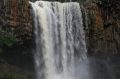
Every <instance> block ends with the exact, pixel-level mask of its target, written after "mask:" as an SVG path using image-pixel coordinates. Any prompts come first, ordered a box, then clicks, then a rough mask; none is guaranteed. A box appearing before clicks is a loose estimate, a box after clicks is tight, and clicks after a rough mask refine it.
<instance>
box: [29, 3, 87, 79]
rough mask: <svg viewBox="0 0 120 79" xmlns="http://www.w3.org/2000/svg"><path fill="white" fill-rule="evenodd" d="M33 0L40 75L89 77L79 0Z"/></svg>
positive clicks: (67, 78) (68, 78) (59, 78)
mask: <svg viewBox="0 0 120 79" xmlns="http://www.w3.org/2000/svg"><path fill="white" fill-rule="evenodd" d="M30 4H31V5H32V9H33V10H32V14H33V17H34V26H35V30H34V34H35V43H36V51H35V52H36V53H35V55H34V58H35V69H36V74H37V75H36V76H37V79H88V78H87V77H88V76H87V75H89V73H88V72H89V71H88V70H87V68H88V67H87V66H86V64H84V63H87V62H86V61H87V56H86V52H87V50H86V44H85V33H84V30H83V22H82V21H83V19H82V12H81V8H80V6H79V3H77V2H69V3H60V2H48V1H36V2H34V3H32V2H30ZM83 72H85V73H83ZM85 74H86V75H85Z"/></svg>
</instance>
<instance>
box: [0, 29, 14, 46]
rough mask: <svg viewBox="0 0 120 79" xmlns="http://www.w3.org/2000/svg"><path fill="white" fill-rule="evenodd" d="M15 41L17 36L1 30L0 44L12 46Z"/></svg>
mask: <svg viewBox="0 0 120 79" xmlns="http://www.w3.org/2000/svg"><path fill="white" fill-rule="evenodd" d="M14 42H15V37H14V35H13V34H11V33H7V32H5V31H3V30H0V44H3V45H6V46H12V45H13V43H14Z"/></svg>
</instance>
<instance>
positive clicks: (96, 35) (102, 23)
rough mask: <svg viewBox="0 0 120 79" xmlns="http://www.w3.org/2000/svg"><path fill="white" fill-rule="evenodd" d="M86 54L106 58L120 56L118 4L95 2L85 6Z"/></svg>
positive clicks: (114, 2) (102, 1)
mask: <svg viewBox="0 0 120 79" xmlns="http://www.w3.org/2000/svg"><path fill="white" fill-rule="evenodd" d="M86 10H87V13H88V18H89V21H88V29H87V30H86V39H87V46H88V53H89V54H90V55H91V54H92V55H93V54H94V55H99V56H103V55H104V56H107V55H118V54H120V49H119V48H120V31H119V30H120V18H119V17H120V2H119V1H118V0H116V1H113V0H95V1H93V2H91V3H89V4H87V6H86Z"/></svg>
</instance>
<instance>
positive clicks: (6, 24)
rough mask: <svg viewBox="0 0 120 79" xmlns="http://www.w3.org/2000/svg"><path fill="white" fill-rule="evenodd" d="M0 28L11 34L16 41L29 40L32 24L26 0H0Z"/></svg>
mask: <svg viewBox="0 0 120 79" xmlns="http://www.w3.org/2000/svg"><path fill="white" fill-rule="evenodd" d="M0 14H1V15H0V29H1V30H4V31H5V32H7V33H9V34H12V35H14V36H15V38H16V39H17V42H21V43H22V42H24V41H26V40H31V36H32V25H31V21H32V20H31V16H30V9H29V3H28V0H1V1H0Z"/></svg>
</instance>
